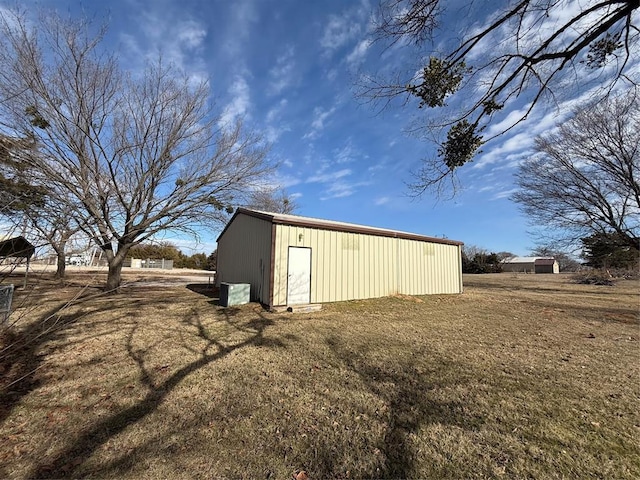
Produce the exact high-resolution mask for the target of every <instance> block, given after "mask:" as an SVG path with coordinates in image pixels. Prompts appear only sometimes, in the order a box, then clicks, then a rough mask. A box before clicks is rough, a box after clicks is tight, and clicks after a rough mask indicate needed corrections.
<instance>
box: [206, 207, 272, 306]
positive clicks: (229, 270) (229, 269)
mask: <svg viewBox="0 0 640 480" xmlns="http://www.w3.org/2000/svg"><path fill="white" fill-rule="evenodd" d="M270 266H271V223H270V222H268V221H266V220H262V219H260V218H255V217H250V216H248V215H238V216H237V217H236V218H235V219H234V220H233V222H232V223H231V224H230V225H229V227H228V228H227V230H226V231H225V232H224V235H222V237H220V238H219V239H218V266H217V275H216V277H217V282H218V285H220V282H230V283H250V284H251V300H254V301H255V300H258V301H260V302H263V303H266V304H268V303H269V300H270V299H269V278H270V275H269V272H270Z"/></svg>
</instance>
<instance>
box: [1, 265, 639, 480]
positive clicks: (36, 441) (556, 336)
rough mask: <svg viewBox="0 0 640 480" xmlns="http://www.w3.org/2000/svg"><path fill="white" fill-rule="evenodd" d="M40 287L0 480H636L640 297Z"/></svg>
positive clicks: (23, 319)
mask: <svg viewBox="0 0 640 480" xmlns="http://www.w3.org/2000/svg"><path fill="white" fill-rule="evenodd" d="M101 280H103V279H102V278H101ZM33 281H34V282H36V287H35V288H34V289H32V290H28V291H20V292H18V293H17V298H16V302H17V303H16V305H18V307H19V308H18V311H17V312H16V314H15V316H14V318H19V322H18V323H17V325H16V327H17V328H16V329H14V330H13V331H12V332H9V333H5V334H4V338H3V341H4V342H5V344H9V345H11V347H9V348H6V347H5V348H3V350H2V356H1V357H0V360H2V362H1V363H0V369H1V370H0V373H1V374H2V377H1V379H0V381H1V382H2V383H0V388H1V390H0V394H1V395H2V397H1V400H2V402H1V410H0V438H2V439H3V441H2V442H1V443H0V477H2V478H5V477H8V478H32V477H37V478H60V477H74V478H77V477H101V478H105V477H117V478H152V479H154V478H158V479H160V478H163V479H164V478H213V477H221V478H252V479H260V478H262V479H272V478H273V479H291V478H292V475H294V474H296V473H297V472H299V471H301V470H304V471H306V473H307V475H308V476H309V478H311V479H326V478H372V477H373V478H404V477H408V478H456V479H458V478H496V477H505V478H575V477H587V478H588V477H597V478H618V479H619V478H640V441H639V440H640V409H639V405H640V343H639V340H640V323H639V309H640V304H639V300H640V293H639V288H638V287H639V285H638V283H637V282H631V281H623V282H620V283H618V284H617V285H616V286H615V287H605V286H586V285H577V284H573V283H571V282H570V280H569V277H565V276H562V275H555V276H553V275H537V276H534V275H515V274H502V275H485V276H468V277H465V293H464V294H462V295H455V296H425V297H406V296H397V297H390V298H382V299H374V300H367V301H352V302H342V303H335V304H328V305H325V306H324V307H323V309H322V310H321V311H320V312H314V313H304V314H291V313H284V314H275V313H269V312H266V311H264V310H263V309H262V308H261V307H260V306H259V305H256V304H250V305H245V306H242V307H240V308H226V309H224V308H220V307H218V306H217V305H216V304H215V299H213V298H212V297H211V292H210V291H208V290H207V289H206V288H203V287H202V286H197V285H192V286H190V288H184V287H167V286H146V287H142V286H140V287H127V288H126V289H125V292H124V294H122V295H120V296H117V297H113V296H112V297H105V296H102V295H101V294H100V292H99V290H98V289H97V288H94V287H88V288H83V287H82V286H83V285H85V284H86V283H88V281H87V278H80V277H75V278H74V277H72V281H71V282H68V284H67V285H66V286H64V287H60V286H56V285H55V284H53V283H52V282H50V281H45V280H44V279H42V278H40V279H39V280H38V281H36V280H33ZM27 293H28V295H27ZM25 295H26V297H27V298H26V300H23V299H22V298H21V297H24V296H25Z"/></svg>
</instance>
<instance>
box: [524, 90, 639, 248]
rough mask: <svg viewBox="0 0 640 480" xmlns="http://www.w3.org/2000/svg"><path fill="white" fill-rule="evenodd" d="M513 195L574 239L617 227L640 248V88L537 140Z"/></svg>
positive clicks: (536, 217) (550, 227)
mask: <svg viewBox="0 0 640 480" xmlns="http://www.w3.org/2000/svg"><path fill="white" fill-rule="evenodd" d="M536 146H537V151H538V154H537V155H536V156H534V157H533V158H531V159H530V160H528V161H526V162H524V163H523V164H522V165H521V166H520V169H519V171H518V173H517V176H516V179H517V180H516V181H517V183H518V185H519V187H520V189H519V191H518V192H517V193H515V194H514V196H513V199H514V200H515V201H516V202H518V203H519V204H520V205H521V207H522V210H523V211H524V213H525V214H526V215H527V216H528V217H529V218H530V219H531V222H532V223H533V224H534V225H539V226H541V227H542V229H543V230H544V231H546V232H559V235H560V236H561V238H563V239H564V240H566V241H567V242H568V243H572V242H573V243H576V241H577V240H578V239H580V238H584V237H586V236H588V235H591V234H594V233H601V234H607V233H609V232H615V233H616V234H617V235H618V236H619V238H622V239H624V241H625V242H626V244H627V245H628V246H629V247H632V248H634V249H635V250H638V249H639V248H640V92H639V91H638V90H637V89H632V90H630V91H629V92H627V93H626V94H624V95H621V96H619V97H611V98H609V99H608V100H606V101H604V102H599V103H592V104H589V105H586V106H584V107H582V108H580V109H578V110H577V111H576V112H575V115H574V116H573V117H572V118H571V119H570V120H569V121H567V122H565V123H563V124H562V125H560V126H559V127H558V128H557V130H556V131H554V132H552V133H549V134H547V135H544V136H542V137H540V138H538V139H537V141H536Z"/></svg>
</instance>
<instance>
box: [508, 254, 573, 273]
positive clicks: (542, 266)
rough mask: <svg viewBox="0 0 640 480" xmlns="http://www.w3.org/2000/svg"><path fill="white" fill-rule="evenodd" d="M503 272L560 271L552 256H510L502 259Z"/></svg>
mask: <svg viewBox="0 0 640 480" xmlns="http://www.w3.org/2000/svg"><path fill="white" fill-rule="evenodd" d="M502 271H503V272H524V273H560V265H559V264H558V262H557V261H556V259H555V258H552V257H511V258H506V259H504V260H503V261H502Z"/></svg>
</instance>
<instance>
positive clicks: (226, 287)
mask: <svg viewBox="0 0 640 480" xmlns="http://www.w3.org/2000/svg"><path fill="white" fill-rule="evenodd" d="M250 293H251V285H250V284H248V283H227V282H221V283H220V301H219V302H218V303H219V304H220V306H222V307H232V306H233V305H243V304H245V303H249V296H250Z"/></svg>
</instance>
